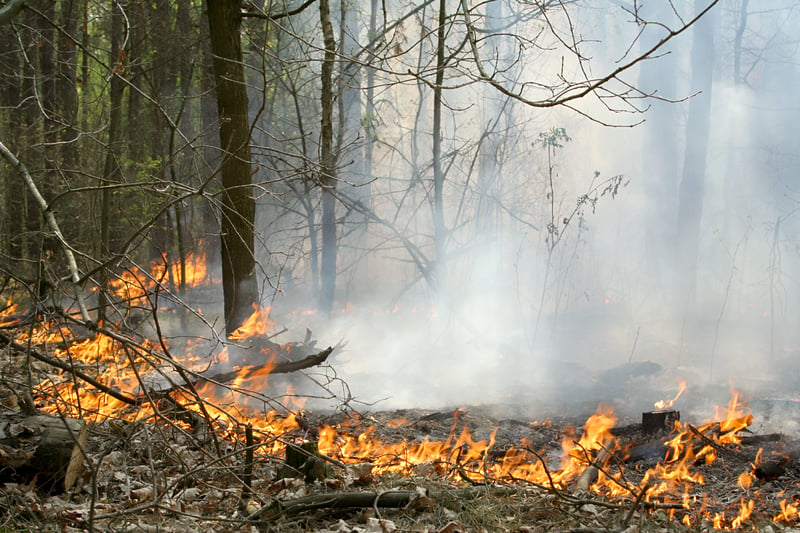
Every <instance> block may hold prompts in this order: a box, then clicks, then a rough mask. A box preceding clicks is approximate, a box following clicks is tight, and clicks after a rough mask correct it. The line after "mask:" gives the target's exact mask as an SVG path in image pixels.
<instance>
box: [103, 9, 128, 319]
mask: <svg viewBox="0 0 800 533" xmlns="http://www.w3.org/2000/svg"><path fill="white" fill-rule="evenodd" d="M122 24H123V13H122V9H121V8H120V5H119V1H118V0H111V51H110V53H109V61H108V64H109V65H110V66H111V79H110V81H109V101H110V107H109V121H108V149H107V150H106V160H105V164H104V166H103V179H102V181H101V185H102V186H103V187H105V188H104V189H103V190H102V193H101V201H100V254H99V256H100V257H108V255H109V254H110V253H111V249H112V243H111V200H112V198H111V189H110V188H108V186H109V185H111V184H113V183H118V182H119V181H120V168H119V156H120V152H121V146H120V144H121V140H122V94H123V90H124V89H125V86H124V85H123V84H122V80H121V79H120V77H119V75H118V74H119V73H121V72H122V69H123V68H124V64H123V55H124V54H123V53H122V48H121V47H122ZM107 282H108V277H107V275H106V274H105V273H101V283H102V285H103V286H105V285H106V284H107ZM107 306H108V297H107V294H106V292H105V291H104V290H101V291H100V292H99V293H98V301H97V320H98V322H101V321H103V320H104V319H105V318H106V314H105V313H106V307H107Z"/></svg>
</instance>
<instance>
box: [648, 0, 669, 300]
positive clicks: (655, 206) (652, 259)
mask: <svg viewBox="0 0 800 533" xmlns="http://www.w3.org/2000/svg"><path fill="white" fill-rule="evenodd" d="M647 7H649V8H651V10H652V13H651V12H650V10H648V11H646V12H645V14H644V15H646V16H648V18H650V19H653V20H668V18H669V15H670V13H671V11H672V9H671V7H670V6H669V5H668V4H666V3H664V4H659V3H656V5H650V6H647ZM665 33H666V30H663V29H662V28H660V27H659V28H655V27H652V26H650V27H648V32H647V33H646V34H645V35H643V36H642V40H641V42H640V45H639V46H640V50H641V51H642V52H644V51H645V50H649V49H650V48H652V47H653V45H654V44H655V43H656V42H657V41H658V40H659V39H661V38H663V37H664V34H665ZM676 77H677V73H676V64H675V54H674V53H664V54H663V55H662V56H661V57H660V58H659V59H658V61H643V62H642V63H641V67H640V70H639V81H638V87H639V88H640V89H641V90H642V91H645V92H647V93H655V94H656V95H657V96H659V97H663V98H674V97H675V94H674V93H675V78H676ZM649 106H650V109H649V110H648V111H647V124H646V125H645V127H644V131H643V135H642V144H643V146H642V152H641V153H642V154H645V157H643V158H642V165H641V173H642V177H643V178H644V180H645V183H644V186H645V188H646V189H645V190H646V191H647V197H648V198H649V199H650V200H651V201H650V202H649V204H648V208H647V211H646V212H645V213H644V217H645V218H644V239H645V242H644V243H643V245H644V247H645V248H644V249H645V250H647V253H646V254H645V257H646V258H647V261H648V265H647V266H648V274H649V275H650V276H651V279H652V280H653V284H652V289H654V294H656V295H658V296H661V297H662V298H666V300H664V301H665V303H666V302H668V301H669V297H668V294H669V288H670V282H671V279H670V274H671V272H670V268H669V267H670V262H669V261H665V258H667V257H674V254H675V217H676V214H677V210H678V161H679V149H678V143H677V140H678V138H677V135H675V132H676V131H677V129H678V112H679V108H678V107H677V106H676V105H675V104H673V103H670V102H664V101H661V100H658V99H653V100H651V101H650V102H649Z"/></svg>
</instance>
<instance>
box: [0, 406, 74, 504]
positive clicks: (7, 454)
mask: <svg viewBox="0 0 800 533" xmlns="http://www.w3.org/2000/svg"><path fill="white" fill-rule="evenodd" d="M0 420H1V421H0V465H2V466H3V467H4V468H2V469H0V481H2V482H29V481H31V480H33V479H34V478H35V479H36V481H37V483H39V484H41V485H44V486H47V487H51V488H60V489H64V490H69V489H70V488H72V486H73V485H74V484H75V481H76V480H77V479H78V476H79V475H80V474H81V472H82V471H83V461H84V451H85V449H86V442H87V440H88V433H87V426H86V422H85V421H83V420H78V419H74V418H62V417H59V416H54V415H48V414H38V415H33V416H26V415H21V414H16V413H9V414H5V415H3V416H2V418H0Z"/></svg>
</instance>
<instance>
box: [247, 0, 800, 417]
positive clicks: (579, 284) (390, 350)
mask: <svg viewBox="0 0 800 533" xmlns="http://www.w3.org/2000/svg"><path fill="white" fill-rule="evenodd" d="M720 9H721V8H720ZM579 12H580V13H581V19H583V20H584V21H588V22H590V23H591V24H590V27H591V28H592V29H593V30H594V31H600V32H602V33H603V34H604V35H603V36H604V37H605V40H604V41H603V43H604V44H603V45H602V46H601V45H599V44H598V45H596V46H594V47H593V48H592V50H593V51H598V53H599V52H600V51H602V54H599V57H598V61H599V62H601V63H600V66H598V67H597V68H598V71H602V68H603V67H607V66H609V65H614V64H615V63H614V61H616V60H618V59H619V58H620V57H624V55H625V53H626V48H625V47H626V46H628V47H629V46H630V42H631V41H630V37H631V36H634V35H635V29H636V28H635V27H633V28H631V27H630V25H626V24H623V22H620V21H621V20H622V19H620V15H619V13H618V12H617V13H614V12H613V11H609V12H601V11H595V12H592V13H585V12H583V11H580V10H579ZM776 12H781V13H782V15H781V16H777V15H776ZM776 12H769V13H767V14H759V13H752V14H750V18H749V19H748V20H749V25H748V26H747V28H748V31H747V32H746V33H745V34H744V35H743V37H742V39H743V41H744V42H745V43H746V44H747V48H744V47H743V48H737V49H736V53H737V54H739V58H738V60H737V61H738V65H739V66H738V68H739V72H740V74H739V76H740V78H739V79H738V80H733V78H732V69H733V68H734V67H733V64H734V58H733V57H732V56H733V54H734V50H733V46H734V41H735V39H734V37H735V35H734V34H735V32H736V31H737V28H739V26H738V25H736V24H735V22H736V21H737V20H738V19H736V17H735V16H734V15H735V14H732V13H729V12H727V11H726V12H724V13H722V14H721V15H720V23H719V24H718V25H717V27H715V28H713V31H716V32H718V33H717V35H716V43H717V44H716V48H717V55H716V57H715V58H714V61H713V64H709V65H705V66H704V68H707V69H711V70H712V71H713V72H714V78H713V101H712V107H711V110H710V117H709V120H710V137H709V142H708V146H707V147H706V149H707V156H706V161H707V163H706V168H704V169H700V172H701V173H702V175H703V183H704V188H703V189H702V197H700V198H696V200H697V201H700V202H701V203H702V219H701V221H700V231H699V236H698V238H699V243H700V244H699V254H698V258H697V262H696V264H695V265H694V266H695V267H696V268H695V273H694V275H695V276H696V287H697V288H696V292H695V294H694V295H692V297H691V299H690V300H681V299H680V298H679V297H678V296H676V294H677V293H676V289H675V287H676V284H677V283H678V281H679V280H677V279H676V278H675V276H676V272H677V270H676V265H677V256H676V254H677V252H676V250H677V246H678V245H679V244H680V242H678V241H677V239H679V238H680V237H679V236H677V234H676V231H677V230H676V228H677V225H678V220H677V213H678V205H677V202H678V201H679V195H678V189H679V186H680V181H681V179H682V168H683V158H684V153H685V152H686V148H687V143H688V142H691V132H687V129H686V128H687V123H688V118H689V117H688V115H689V112H690V103H691V98H690V97H691V95H692V90H691V88H690V87H689V86H688V82H687V81H686V80H688V79H689V75H690V74H691V73H690V64H691V63H690V53H691V39H692V35H691V31H687V32H685V33H684V34H682V35H681V36H680V37H679V38H678V39H676V40H675V41H674V42H673V43H672V44H671V48H670V54H669V57H668V59H669V61H667V60H666V59H665V60H664V61H663V62H659V61H660V59H653V60H651V62H648V63H647V67H646V68H656V69H658V68H663V69H665V70H664V71H663V72H657V74H658V76H654V77H651V78H650V79H656V80H661V83H666V82H665V81H664V80H672V84H671V88H670V90H666V89H665V90H660V89H659V92H658V95H659V96H665V97H667V98H671V99H675V100H676V102H673V103H667V102H656V103H653V112H652V113H650V112H646V113H644V114H643V115H641V116H640V115H638V114H633V120H632V121H631V119H630V115H631V114H630V113H629V112H630V111H631V109H630V108H629V109H626V110H625V113H611V114H610V119H612V121H617V122H620V123H625V124H630V123H631V122H636V121H637V120H639V118H643V119H644V123H642V124H640V125H637V126H636V127H633V128H628V127H625V128H608V127H606V126H603V125H601V124H598V123H597V122H593V121H591V120H587V119H586V118H585V116H583V115H580V114H576V113H574V112H572V111H570V110H565V109H553V110H545V111H542V110H536V109H531V108H529V107H526V106H524V105H521V104H519V103H514V102H509V101H507V100H505V99H504V98H502V97H501V96H500V95H498V93H497V92H496V91H495V90H494V89H491V88H489V87H487V86H483V85H479V84H470V85H466V86H464V87H461V88H460V89H452V90H450V91H449V92H448V93H447V104H448V108H447V109H448V111H447V113H446V120H445V125H444V131H443V133H444V144H445V152H446V156H445V163H446V167H447V168H446V170H447V175H446V190H445V199H446V204H445V220H446V225H447V228H448V235H447V243H448V256H447V258H446V261H445V264H446V266H445V272H446V275H445V276H444V277H443V281H442V282H441V283H440V284H439V286H437V287H435V288H434V287H433V286H432V285H431V284H430V283H428V281H426V276H425V274H426V273H425V272H424V269H425V268H426V267H429V266H430V264H431V263H430V262H431V261H433V260H434V259H436V258H435V257H434V248H433V235H432V231H433V230H432V228H433V215H432V205H431V187H430V176H429V174H430V149H431V142H430V129H431V123H430V105H431V102H430V95H429V94H428V93H427V92H426V87H425V86H424V84H421V83H405V84H398V83H396V81H395V80H383V81H384V82H385V84H382V85H379V88H380V91H379V92H380V98H379V102H382V104H381V103H379V104H378V105H377V107H376V110H375V113H376V114H377V115H379V117H380V122H379V123H378V122H376V123H378V124H379V127H378V129H377V131H376V132H375V135H376V138H377V139H378V142H377V143H376V144H375V145H374V147H373V148H374V152H373V158H372V160H371V166H372V172H373V173H374V177H375V181H374V182H370V184H369V189H368V190H369V193H370V194H371V201H370V204H369V206H370V209H371V210H372V212H373V213H375V214H376V215H377V216H378V217H380V219H381V220H382V221H383V222H386V224H382V223H377V222H375V220H374V219H373V220H371V221H369V222H368V223H367V222H365V221H364V219H363V218H359V217H358V216H357V213H356V211H355V210H353V209H348V206H347V205H345V204H346V202H345V204H343V205H341V206H340V209H341V212H342V218H341V220H342V228H341V230H340V236H341V240H340V246H341V247H340V266H341V268H340V270H341V274H340V278H339V280H338V286H337V307H338V309H337V310H335V311H334V313H333V316H331V317H322V316H319V315H302V314H294V315H291V314H290V313H291V312H292V311H293V310H295V309H297V308H313V307H314V295H313V291H314V282H313V275H314V272H313V268H312V267H311V264H310V262H309V260H308V256H309V252H310V250H309V245H308V242H307V240H304V237H303V235H305V232H306V229H307V228H306V226H304V224H305V223H306V222H307V220H305V219H303V218H302V217H299V218H297V219H291V220H287V219H286V218H285V217H284V218H280V217H276V216H275V213H277V212H279V211H280V210H281V209H284V208H285V207H286V205H287V204H291V200H289V199H287V198H289V196H287V195H283V196H280V197H279V199H278V200H276V199H275V198H269V199H266V200H264V201H263V202H262V204H261V208H262V211H261V213H262V214H261V217H262V218H261V219H260V223H259V224H260V226H261V228H262V232H263V233H264V234H266V235H269V237H267V238H266V243H265V249H269V250H285V251H286V252H285V254H284V255H281V256H280V257H278V258H276V256H275V255H274V254H273V255H271V256H270V257H269V258H266V257H265V258H264V263H266V264H270V265H273V266H274V265H276V264H277V265H279V267H276V268H275V269H274V270H271V271H270V272H271V273H272V274H271V275H272V276H273V278H274V279H275V280H279V281H280V287H281V288H283V289H285V290H284V291H283V292H282V293H276V294H277V295H276V296H275V298H274V301H272V302H271V303H275V305H276V307H275V318H276V319H277V320H278V321H279V323H280V322H281V321H283V322H285V323H286V324H287V325H288V326H289V327H290V331H295V332H301V331H303V330H304V329H305V328H306V327H310V328H311V329H312V330H313V332H314V334H315V337H316V338H318V339H319V340H320V342H321V343H324V344H326V345H327V344H333V343H335V342H338V341H340V340H341V341H343V342H344V343H345V344H346V347H345V348H344V349H343V350H340V351H339V352H338V353H337V354H336V355H335V357H334V358H333V360H332V364H333V365H334V367H335V369H336V372H337V375H338V377H340V378H341V379H343V380H344V381H345V382H346V383H347V384H348V385H349V389H350V391H351V392H352V394H353V395H354V396H355V397H356V399H357V400H359V401H363V402H366V403H372V402H379V403H378V404H377V405H378V406H380V407H384V408H388V407H409V406H420V405H425V406H431V407H433V406H439V405H457V404H467V403H484V404H488V403H501V404H509V405H512V404H516V405H526V406H529V407H530V408H531V409H534V408H540V407H542V406H551V407H554V408H558V407H559V406H564V405H569V406H572V407H575V406H576V405H583V404H590V403H593V402H595V401H610V402H617V403H620V404H624V403H626V402H629V401H631V399H632V398H633V399H635V401H636V402H641V406H640V407H637V408H636V409H646V408H647V407H648V405H650V402H652V401H656V400H660V399H664V398H668V397H670V396H671V395H672V394H673V393H674V391H675V390H676V389H677V385H676V383H677V380H678V379H679V378H683V379H687V380H689V381H690V392H689V393H687V397H688V396H690V395H691V391H692V387H694V388H695V391H697V390H698V389H699V388H701V387H706V388H710V387H722V389H724V390H725V393H727V387H728V384H729V381H731V380H732V381H733V382H734V383H736V384H738V385H739V386H741V387H742V388H748V387H749V388H751V390H753V391H755V392H754V394H761V395H763V394H764V391H765V390H771V391H773V392H774V393H775V394H778V395H780V394H784V393H785V392H786V391H787V384H788V383H789V382H790V381H791V379H792V377H793V376H797V374H798V367H797V365H796V363H793V362H792V358H793V356H794V355H795V354H796V351H797V346H798V341H800V338H798V331H797V327H796V320H793V317H796V316H797V314H798V311H799V310H798V308H797V306H798V301H800V299H799V298H798V296H800V279H798V277H797V275H796V272H798V268H799V267H800V264H798V263H800V257H799V254H800V247H799V246H798V242H799V241H798V237H799V236H800V235H799V234H798V230H799V229H800V220H798V218H800V213H798V212H797V211H798V207H800V203H798V202H800V191H799V190H798V189H800V186H798V182H797V175H798V171H800V160H798V158H797V156H796V154H797V153H798V148H800V147H798V146H797V143H798V141H797V139H798V138H800V136H798V134H797V133H798V132H797V124H798V123H800V121H798V120H797V119H798V118H800V117H798V115H800V106H798V103H797V100H796V99H786V98H783V97H782V96H783V95H785V94H796V93H797V89H798V85H799V84H800V69H798V63H797V60H798V58H797V47H796V46H794V47H793V48H792V47H790V46H788V44H787V39H789V38H788V36H787V35H786V34H784V33H783V24H782V22H781V21H783V20H784V19H785V18H792V17H794V19H796V17H797V13H795V11H794V10H792V9H789V8H788V7H787V8H786V9H781V8H780V7H779V6H776ZM576 20H577V19H576ZM576 23H577V22H576ZM617 25H619V27H623V26H624V27H625V28H627V29H625V30H624V31H615V28H617V27H618V26H617ZM633 26H635V25H633ZM751 29H752V32H751V31H750V30H751ZM406 30H407V31H410V30H408V28H406ZM770 32H771V33H770ZM765 34H771V35H773V37H774V39H772V40H771V41H769V40H767V41H764V39H762V38H761V37H762V36H763V35H765ZM643 39H644V37H643ZM606 44H607V45H608V46H606ZM795 44H796V43H795ZM507 45H508V44H507V43H506V44H505V45H503V46H507ZM743 46H744V45H743ZM759 47H761V48H759ZM771 47H772V48H771ZM498 49H499V50H501V51H502V50H503V47H502V46H500V47H499V48H498ZM545 50H546V48H545V47H542V49H540V50H537V51H536V54H531V55H529V56H520V57H522V58H523V59H532V58H534V57H535V58H536V59H537V60H538V61H537V62H533V61H531V62H530V63H523V64H515V66H514V69H516V70H513V71H512V69H511V68H510V67H509V68H508V70H506V71H504V72H505V76H506V77H507V79H511V78H513V77H516V78H517V79H537V76H542V75H543V73H545V74H547V73H549V74H552V72H557V71H558V68H559V65H561V61H560V57H559V56H558V54H556V57H551V58H550V59H547V60H543V59H542V58H543V57H545V54H544V51H545ZM498 54H499V55H498V61H499V62H500V63H502V61H503V57H502V53H500V52H498ZM513 57H514V58H516V56H513ZM662 59H663V58H662ZM595 64H597V63H595ZM659 65H662V66H661V67H659ZM654 66H655V67H654ZM572 67H574V65H572ZM641 68H645V66H643V65H640V66H639V68H637V69H634V70H632V71H631V73H630V74H629V77H628V78H626V79H627V81H628V82H629V83H630V84H631V85H636V83H637V80H639V79H644V78H643V77H641V76H640V74H641V72H640V70H639V69H641ZM554 69H555V70H554ZM548 79H549V78H548ZM732 80H733V81H732ZM452 85H453V86H457V85H458V83H456V82H453V83H452ZM648 90H650V89H648ZM684 96H685V97H686V98H683V97H684ZM636 105H638V106H639V107H640V108H642V109H644V108H645V107H647V105H648V104H647V103H646V101H644V100H642V101H637V102H636ZM656 106H658V112H656ZM580 109H581V111H582V112H583V113H584V114H588V115H591V116H601V117H603V118H604V119H609V110H608V107H607V106H606V105H605V103H604V102H602V101H598V100H597V99H594V100H592V99H589V100H588V101H587V103H585V104H582V107H581V108H580ZM665 124H669V125H670V126H669V128H667V129H666V130H665ZM670 128H671V129H670ZM558 129H563V132H564V133H565V136H568V137H569V139H566V138H564V137H558V138H556V139H555V140H552V135H553V132H554V131H558ZM542 134H544V135H545V137H547V136H548V135H550V136H551V141H552V143H551V144H548V143H547V142H543V141H542V139H543V136H542ZM652 139H655V140H656V142H655V143H653V142H652ZM350 150H351V151H350V152H348V153H356V152H357V151H358V150H354V149H353V148H352V147H351V148H350ZM352 167H353V165H350V164H348V165H343V166H342V168H341V170H340V173H341V176H340V177H341V179H342V180H343V183H344V182H346V183H352V182H356V181H357V180H355V179H353V180H349V178H348V172H351V171H352V172H354V170H353V168H352ZM667 167H670V168H672V170H670V171H669V172H666V169H667ZM615 176H621V178H620V179H619V180H618V181H617V182H616V183H617V184H618V187H617V188H615V189H614V191H613V192H614V194H612V193H611V191H608V190H605V185H603V186H600V187H598V188H594V189H593V187H594V186H596V185H599V184H606V183H607V182H606V180H609V179H611V178H613V177H615ZM608 183H613V182H608ZM604 190H605V194H601V193H602V192H603V191H604ZM298 202H299V201H298ZM291 205H294V206H296V205H299V203H297V204H291ZM359 228H360V229H359ZM359 231H361V232H362V233H360V234H358V237H357V238H356V237H353V235H354V234H356V233H358V232H359ZM412 245H413V247H412ZM414 250H416V251H414ZM420 256H424V260H423V261H422V264H423V267H422V268H420V261H419V257H420ZM426 261H427V262H426ZM268 276H269V274H268ZM645 363H653V365H652V366H637V365H642V364H645ZM642 369H649V370H647V371H646V372H644V373H643V374H637V373H636V372H637V371H640V370H642ZM610 370H618V372H616V373H615V372H611V373H609V371H610ZM709 390H710V389H709ZM715 390H716V389H715ZM758 391H760V392H758Z"/></svg>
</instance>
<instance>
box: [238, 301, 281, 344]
mask: <svg viewBox="0 0 800 533" xmlns="http://www.w3.org/2000/svg"><path fill="white" fill-rule="evenodd" d="M271 310H272V307H255V309H254V310H253V314H251V315H250V316H249V317H247V320H245V321H244V324H242V325H241V326H240V327H239V328H238V329H237V330H236V331H234V332H233V333H231V334H230V338H231V340H234V341H243V340H245V339H249V338H251V337H255V336H257V335H266V334H267V332H269V331H271V330H272V328H273V326H275V322H273V321H272V320H270V318H269V313H270V311H271Z"/></svg>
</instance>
